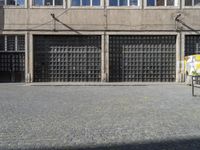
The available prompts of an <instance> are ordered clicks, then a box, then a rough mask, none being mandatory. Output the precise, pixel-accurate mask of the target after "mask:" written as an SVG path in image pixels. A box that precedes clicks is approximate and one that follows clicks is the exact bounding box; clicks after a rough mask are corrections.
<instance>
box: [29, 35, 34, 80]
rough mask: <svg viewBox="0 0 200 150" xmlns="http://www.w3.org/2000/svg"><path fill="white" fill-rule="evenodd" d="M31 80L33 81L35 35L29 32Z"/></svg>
mask: <svg viewBox="0 0 200 150" xmlns="http://www.w3.org/2000/svg"><path fill="white" fill-rule="evenodd" d="M29 82H33V35H32V34H29Z"/></svg>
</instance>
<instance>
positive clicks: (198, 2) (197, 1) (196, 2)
mask: <svg viewBox="0 0 200 150" xmlns="http://www.w3.org/2000/svg"><path fill="white" fill-rule="evenodd" d="M185 6H200V0H185Z"/></svg>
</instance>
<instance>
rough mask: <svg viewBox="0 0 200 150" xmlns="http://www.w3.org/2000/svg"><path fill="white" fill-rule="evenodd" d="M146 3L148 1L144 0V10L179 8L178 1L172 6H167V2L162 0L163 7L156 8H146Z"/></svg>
mask: <svg viewBox="0 0 200 150" xmlns="http://www.w3.org/2000/svg"><path fill="white" fill-rule="evenodd" d="M147 1H148V0H144V9H178V8H180V0H174V5H173V6H167V0H164V6H156V5H154V6H148V5H147ZM154 1H156V0H154ZM155 3H156V2H155Z"/></svg>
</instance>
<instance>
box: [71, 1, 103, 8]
mask: <svg viewBox="0 0 200 150" xmlns="http://www.w3.org/2000/svg"><path fill="white" fill-rule="evenodd" d="M71 6H83V7H85V6H100V0H71Z"/></svg>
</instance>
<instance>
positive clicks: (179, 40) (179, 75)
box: [176, 32, 185, 82]
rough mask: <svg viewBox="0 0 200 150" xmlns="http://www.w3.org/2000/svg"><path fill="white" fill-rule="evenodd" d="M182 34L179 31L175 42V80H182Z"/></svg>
mask: <svg viewBox="0 0 200 150" xmlns="http://www.w3.org/2000/svg"><path fill="white" fill-rule="evenodd" d="M184 39H185V38H184V35H183V34H182V32H179V33H178V35H177V43H176V82H184V81H185V79H184V52H185V51H184V43H185V42H184Z"/></svg>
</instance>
